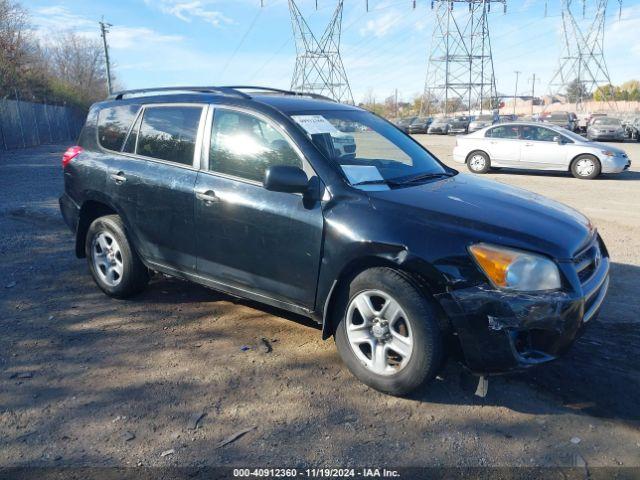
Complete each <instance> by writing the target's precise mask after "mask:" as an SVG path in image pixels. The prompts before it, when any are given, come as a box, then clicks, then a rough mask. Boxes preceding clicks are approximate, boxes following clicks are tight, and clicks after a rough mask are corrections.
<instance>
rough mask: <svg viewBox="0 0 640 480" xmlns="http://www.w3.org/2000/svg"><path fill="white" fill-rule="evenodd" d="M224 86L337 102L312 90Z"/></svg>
mask: <svg viewBox="0 0 640 480" xmlns="http://www.w3.org/2000/svg"><path fill="white" fill-rule="evenodd" d="M223 88H231V89H233V90H238V91H240V90H256V91H258V92H265V93H279V94H281V95H293V96H297V97H310V98H315V99H318V100H326V101H328V102H335V100H334V99H333V98H330V97H326V96H324V95H320V94H318V93H311V92H298V91H295V90H283V89H281V88H271V87H260V86H255V85H232V86H225V87H223Z"/></svg>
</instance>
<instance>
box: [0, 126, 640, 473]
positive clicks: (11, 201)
mask: <svg viewBox="0 0 640 480" xmlns="http://www.w3.org/2000/svg"><path fill="white" fill-rule="evenodd" d="M418 138H419V140H420V141H422V142H423V143H425V144H426V145H428V147H429V148H430V149H431V150H432V151H433V152H434V153H436V154H438V155H439V156H440V158H442V159H443V160H444V161H445V162H447V163H450V164H451V149H452V146H453V142H454V140H453V138H449V137H427V136H418ZM626 147H628V152H629V154H630V156H631V158H632V160H633V161H634V162H635V165H634V166H633V168H632V171H630V172H627V173H626V174H623V175H620V176H608V177H604V178H601V179H598V180H595V181H580V180H576V179H573V178H571V177H570V176H568V175H566V174H549V173H531V172H528V173H514V172H510V173H507V172H506V171H502V172H500V173H495V174H490V175H489V176H490V177H491V178H492V179H495V180H496V181H498V182H505V183H509V184H513V185H517V186H521V187H524V188H528V189H530V190H533V191H536V192H538V193H541V194H543V195H547V196H549V197H551V198H554V199H557V200H560V201H562V202H564V203H566V204H568V205H571V206H573V207H575V208H577V209H579V210H581V211H582V212H584V213H586V214H587V215H588V216H589V217H591V219H592V220H593V221H594V223H595V224H596V225H597V226H598V228H599V229H600V232H601V234H602V236H603V238H604V240H605V242H606V243H607V245H608V246H609V249H610V251H611V256H612V261H613V267H612V284H611V288H610V295H609V297H608V299H607V301H606V303H605V305H604V308H603V311H602V313H601V315H600V317H599V318H598V319H597V320H596V321H594V322H593V324H592V325H591V327H590V328H589V329H588V331H587V333H586V334H585V336H584V337H582V338H581V339H580V340H579V341H578V342H577V344H576V345H575V347H574V348H573V349H572V350H571V352H570V353H569V354H568V355H567V356H566V357H565V358H563V359H562V360H560V361H558V362H556V363H554V364H552V365H548V366H546V367H543V368H540V369H538V370H536V371H532V372H528V373H523V374H518V375H511V376H503V377H495V378H491V379H490V387H489V394H488V395H487V397H486V398H484V399H482V398H479V397H476V396H475V395H474V390H475V384H474V378H473V377H471V376H469V375H468V374H466V373H465V372H464V371H463V370H462V369H461V368H460V367H459V366H458V365H457V364H455V363H454V362H449V363H448V365H447V366H446V368H445V369H444V371H443V372H442V374H441V376H440V377H439V378H438V379H437V380H436V381H435V382H434V383H433V384H432V385H431V386H429V387H428V388H425V389H424V390H422V391H420V392H417V393H416V394H415V395H413V396H412V397H411V398H407V399H400V398H394V397H390V396H385V395H382V394H380V393H378V392H376V391H373V390H371V389H369V388H368V387H366V386H364V385H362V384H361V383H359V382H358V381H356V380H355V379H354V378H353V377H352V376H351V375H350V374H349V372H348V371H347V370H346V368H345V367H344V366H343V365H342V364H341V363H340V361H339V358H338V355H337V353H336V350H335V347H334V344H333V342H332V341H326V342H323V341H322V340H321V339H320V331H319V329H318V327H317V326H315V325H313V324H312V323H310V322H309V321H307V320H305V319H302V318H298V317H294V316H292V315H290V314H286V313H283V312H279V311H276V310H273V309H268V308H264V307H261V306H259V305H255V304H251V303H248V302H244V301H240V300H236V299H233V298H231V297H228V296H225V295H221V294H218V293H216V292H213V291H210V290H207V289H205V288H202V287H199V286H196V285H191V284H188V283H185V282H182V281H178V280H173V279H169V278H165V277H156V278H155V279H154V280H153V282H152V283H151V285H150V287H149V288H148V290H147V291H146V292H145V293H143V294H142V295H140V296H139V297H137V298H135V299H133V300H129V301H118V300H112V299H109V298H107V297H106V296H104V295H103V294H102V293H100V292H99V291H98V289H97V288H96V287H95V286H94V284H93V282H92V281H91V279H90V277H89V275H88V271H87V266H86V263H85V262H84V261H82V260H77V259H76V258H75V257H74V255H73V238H72V235H71V234H70V233H69V232H68V231H67V229H66V227H65V226H64V225H63V223H62V220H61V218H60V216H59V213H58V211H57V204H56V198H57V196H58V195H59V193H60V191H61V188H62V179H61V177H62V176H61V169H60V166H59V163H60V155H61V152H62V151H63V150H64V147H63V146H53V147H52V146H49V147H40V148H37V149H31V150H25V151H16V152H12V153H6V152H0V171H1V172H2V175H0V467H8V466H136V465H138V466H142V465H144V466H167V465H173V466H191V467H200V466H217V465H234V466H259V467H261V466H274V467H282V466H302V465H314V466H507V467H517V466H542V467H545V466H573V465H577V466H580V467H581V468H586V469H587V470H588V469H593V468H594V467H598V466H621V465H622V466H636V467H639V466H640V430H639V429H638V427H639V425H640V411H639V410H638V403H639V399H640V373H638V372H640V356H639V353H640V324H639V320H638V316H637V312H638V311H639V310H640V253H639V252H640V195H639V194H638V192H639V187H640V170H639V169H638V167H639V166H640V148H639V147H640V144H627V145H626ZM263 338H264V339H266V340H267V341H268V343H269V345H270V347H271V350H270V351H267V350H268V349H267V348H266V347H265V346H264V342H263V340H262V339H263ZM243 346H246V347H250V348H249V349H246V351H243V348H242V347H243ZM243 431H246V433H245V434H244V435H242V436H240V437H239V438H237V439H235V440H234V441H232V442H230V443H228V444H226V445H223V443H224V441H225V439H226V440H229V439H230V436H232V435H234V434H235V433H238V432H243ZM163 452H164V455H163ZM167 452H168V453H167Z"/></svg>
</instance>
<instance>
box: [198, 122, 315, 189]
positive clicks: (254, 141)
mask: <svg viewBox="0 0 640 480" xmlns="http://www.w3.org/2000/svg"><path fill="white" fill-rule="evenodd" d="M274 165H289V166H295V167H299V168H303V166H302V160H301V159H300V156H299V155H298V154H297V153H296V151H295V150H294V149H293V147H292V146H291V144H290V143H289V141H288V140H287V139H286V138H285V137H284V136H283V135H282V134H281V133H280V132H279V131H278V130H277V129H275V128H274V127H273V126H271V125H270V124H269V123H267V122H266V121H264V120H262V119H260V118H257V117H255V116H253V115H251V114H248V113H243V112H237V111H232V110H225V109H216V110H215V112H214V115H213V129H212V131H211V149H210V151H209V170H211V171H214V172H219V173H223V174H226V175H232V176H234V177H239V178H244V179H246V180H253V181H256V182H262V181H263V180H264V172H265V170H266V169H267V168H268V167H270V166H274Z"/></svg>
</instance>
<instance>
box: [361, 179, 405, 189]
mask: <svg viewBox="0 0 640 480" xmlns="http://www.w3.org/2000/svg"><path fill="white" fill-rule="evenodd" d="M397 184H398V183H397V182H394V181H393V180H385V179H383V178H379V179H376V180H363V181H362V182H356V183H352V184H351V185H353V186H354V187H358V186H360V185H397Z"/></svg>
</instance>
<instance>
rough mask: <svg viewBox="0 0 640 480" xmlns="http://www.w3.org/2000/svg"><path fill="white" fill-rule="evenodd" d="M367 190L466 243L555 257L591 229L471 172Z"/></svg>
mask: <svg viewBox="0 0 640 480" xmlns="http://www.w3.org/2000/svg"><path fill="white" fill-rule="evenodd" d="M367 193H368V195H369V196H370V198H371V199H372V202H373V203H374V205H375V203H376V202H378V201H384V202H390V203H392V204H395V205H396V206H397V207H399V210H400V212H401V213H400V212H399V215H402V217H401V218H409V219H411V220H412V221H416V222H419V223H422V224H427V225H429V227H430V228H437V229H439V230H443V231H451V232H452V234H456V233H457V234H462V235H465V236H466V237H467V238H469V239H470V241H472V242H474V241H478V242H479V241H484V242H492V243H497V244H502V245H507V246H511V247H515V248H523V249H527V250H532V251H538V252H541V253H544V254H547V255H550V256H552V257H555V258H557V259H564V260H566V259H569V258H572V257H573V256H574V255H575V254H576V252H577V251H579V250H580V249H581V248H582V247H583V246H584V245H585V244H586V243H587V242H588V241H589V239H590V238H591V237H592V235H593V234H594V229H593V226H592V225H591V222H590V221H589V220H588V219H587V218H586V217H585V216H584V215H582V214H581V213H579V212H577V211H576V210H573V209H572V208H569V207H567V206H565V205H563V204H561V203H558V202H555V201H553V200H550V199H547V198H545V197H542V196H540V195H538V194H535V193H532V192H529V191H527V190H523V189H520V188H516V187H511V186H508V185H504V184H501V183H498V182H493V181H489V180H483V179H479V178H475V177H473V176H471V175H465V174H458V175H455V176H454V177H450V178H447V179H443V180H436V181H432V182H427V183H424V184H420V185H416V186H412V187H406V188H396V189H392V190H386V191H376V192H367ZM407 207H408V208H409V209H410V210H408V209H407Z"/></svg>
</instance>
